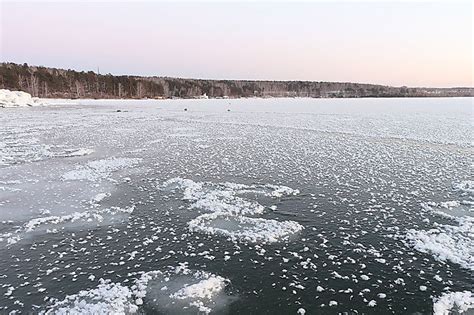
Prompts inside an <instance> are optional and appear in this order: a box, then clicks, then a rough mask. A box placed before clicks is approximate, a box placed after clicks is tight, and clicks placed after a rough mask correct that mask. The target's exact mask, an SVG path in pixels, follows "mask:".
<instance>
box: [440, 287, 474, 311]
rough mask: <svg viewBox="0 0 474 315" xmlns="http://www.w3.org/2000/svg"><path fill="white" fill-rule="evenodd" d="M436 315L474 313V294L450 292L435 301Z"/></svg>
mask: <svg viewBox="0 0 474 315" xmlns="http://www.w3.org/2000/svg"><path fill="white" fill-rule="evenodd" d="M433 302H434V303H433V314H434V315H449V314H453V312H457V313H454V314H463V313H466V312H467V311H470V312H469V314H471V312H473V311H474V294H473V293H472V292H470V291H461V292H448V293H444V294H443V295H441V296H440V297H437V298H434V299H433Z"/></svg>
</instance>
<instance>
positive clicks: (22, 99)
mask: <svg viewBox="0 0 474 315" xmlns="http://www.w3.org/2000/svg"><path fill="white" fill-rule="evenodd" d="M39 105H43V102H42V101H41V100H40V99H39V98H37V97H32V96H31V94H29V93H26V92H23V91H10V90H4V89H0V107H18V106H39Z"/></svg>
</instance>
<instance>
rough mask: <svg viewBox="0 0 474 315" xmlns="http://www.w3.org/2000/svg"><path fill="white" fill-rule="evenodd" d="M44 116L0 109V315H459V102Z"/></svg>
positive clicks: (177, 107) (466, 159) (465, 278)
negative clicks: (448, 314) (17, 314)
mask: <svg viewBox="0 0 474 315" xmlns="http://www.w3.org/2000/svg"><path fill="white" fill-rule="evenodd" d="M56 102H57V103H58V104H55V105H51V106H45V107H42V106H41V107H32V108H5V109H0V255H1V257H2V259H1V261H0V270H2V272H1V273H0V313H2V314H3V313H9V312H12V311H17V312H21V313H29V312H33V313H42V312H46V313H48V314H49V313H51V314H62V313H68V312H69V313H72V314H75V313H110V314H120V313H125V314H128V313H138V314H143V313H149V314H151V313H158V314H186V313H189V314H196V313H203V314H206V313H211V314H223V313H224V314H225V313H229V314H264V313H271V314H297V313H298V314H305V313H306V314H338V313H342V312H348V313H349V314H352V313H358V314H360V313H369V314H390V313H394V314H415V313H416V314H431V313H432V312H433V311H435V313H436V314H443V313H442V312H443V311H445V310H448V309H452V310H456V311H459V312H463V311H464V313H465V314H473V312H474V310H473V308H474V297H473V296H472V294H471V293H470V290H471V289H472V272H473V271H474V258H473V253H474V245H473V244H474V241H473V237H474V228H473V221H474V219H473V215H474V210H473V204H474V181H473V180H474V176H473V166H474V162H473V160H472V158H473V151H472V140H473V138H472V136H473V134H472V130H473V129H472V122H473V121H472V119H473V116H472V114H473V112H472V111H473V103H472V99H470V98H437V99H399V98H398V99H397V98H394V99H327V100H324V99H242V100H167V101H164V100H163V101H153V100H146V101H116V100H107V101H99V100H97V101H92V100H91V101H87V100H81V101H79V100H76V101H68V102H65V101H63V102H62V103H68V104H59V103H60V102H59V101H56ZM185 109H186V110H185ZM469 308H471V309H470V310H468V309H469Z"/></svg>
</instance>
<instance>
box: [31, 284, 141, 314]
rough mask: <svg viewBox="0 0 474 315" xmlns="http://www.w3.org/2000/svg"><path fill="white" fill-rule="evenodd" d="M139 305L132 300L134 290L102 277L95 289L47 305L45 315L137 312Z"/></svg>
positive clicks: (43, 312)
mask: <svg viewBox="0 0 474 315" xmlns="http://www.w3.org/2000/svg"><path fill="white" fill-rule="evenodd" d="M137 309H138V307H137V306H136V305H135V304H134V303H133V301H132V291H131V290H130V289H129V288H128V287H125V286H122V285H120V284H118V283H112V282H111V281H110V280H103V279H100V284H99V285H98V286H97V288H95V289H90V290H82V291H80V292H79V293H77V294H73V295H68V296H66V298H65V299H64V300H62V301H56V302H54V303H53V304H52V305H50V306H48V307H47V310H46V311H42V312H40V314H44V315H52V314H56V315H79V314H118V315H121V314H123V315H125V314H130V313H135V312H136V311H137Z"/></svg>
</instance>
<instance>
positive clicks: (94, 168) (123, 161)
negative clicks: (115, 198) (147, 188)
mask: <svg viewBox="0 0 474 315" xmlns="http://www.w3.org/2000/svg"><path fill="white" fill-rule="evenodd" d="M140 161H141V159H139V158H110V159H103V160H96V161H91V162H89V163H87V164H86V165H84V166H78V167H77V168H76V169H75V170H72V171H69V172H67V173H65V174H64V175H63V176H62V179H63V180H88V181H98V180H101V179H105V178H108V177H109V176H110V175H111V174H112V173H113V172H115V171H118V170H121V169H124V168H129V167H133V166H135V165H137V164H138V163H139V162H140Z"/></svg>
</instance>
